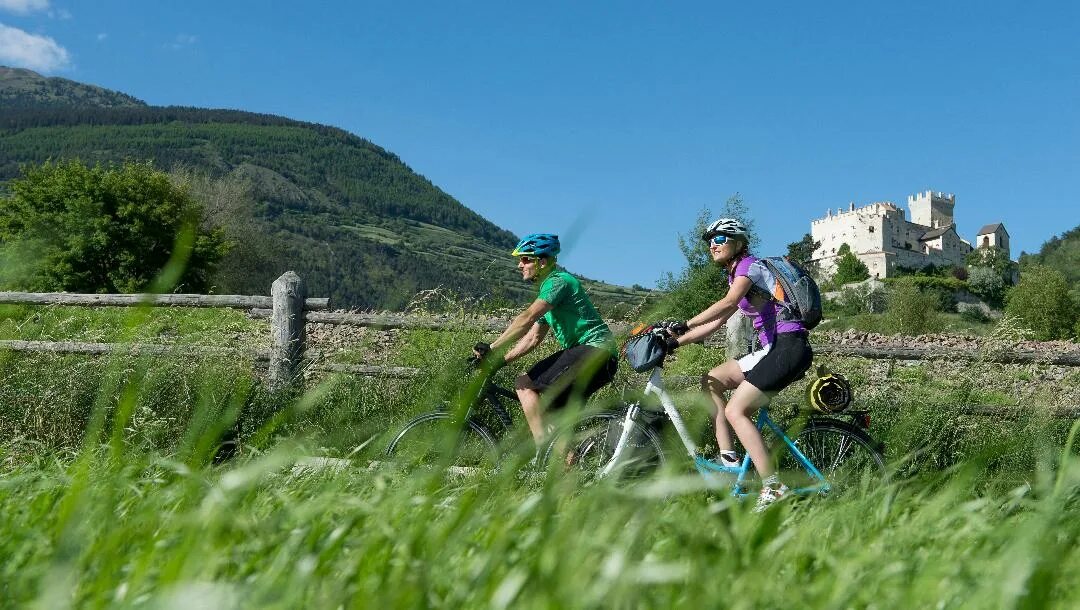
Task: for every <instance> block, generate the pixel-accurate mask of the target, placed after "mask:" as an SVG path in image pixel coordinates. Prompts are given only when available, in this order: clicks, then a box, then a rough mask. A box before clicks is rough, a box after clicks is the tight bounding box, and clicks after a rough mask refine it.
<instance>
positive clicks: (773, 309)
mask: <svg viewBox="0 0 1080 610" xmlns="http://www.w3.org/2000/svg"><path fill="white" fill-rule="evenodd" d="M757 260H758V259H757V257H754V256H745V257H743V259H742V260H740V261H739V263H738V264H737V265H735V272H734V273H731V274H728V286H730V285H731V283H732V282H734V281H735V278H737V277H748V278H750V281H751V282H753V283H754V286H756V287H757V288H759V289H760V291H761V292H764V293H765V294H772V293H773V287H774V286H775V285H776V277H774V276H773V274H772V272H771V271H769V269H768V267H766V266H765V265H754V263H755V262H757ZM755 292H757V291H754V290H751V291H750V292H748V293H746V296H744V297H743V298H742V299H741V300H740V301H739V309H740V310H741V311H742V312H743V313H744V314H746V316H747V317H748V318H750V319H751V320H752V321H753V323H754V330H756V331H758V337H759V338H760V339H761V346H762V347H765V346H766V345H771V344H772V343H773V341H774V340H775V338H776V335H778V334H783V333H797V332H806V327H805V326H803V323H802V322H800V321H798V320H777V319H776V318H777V311H778V310H779V309H780V306H779V305H778V304H777V303H776V301H775V300H773V299H771V298H768V297H765V296H764V295H760V294H755Z"/></svg>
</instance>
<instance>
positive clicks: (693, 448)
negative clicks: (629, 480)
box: [600, 367, 829, 496]
mask: <svg viewBox="0 0 1080 610" xmlns="http://www.w3.org/2000/svg"><path fill="white" fill-rule="evenodd" d="M660 372H661V369H660V367H657V368H654V369H653V371H652V374H651V375H650V376H649V381H648V383H646V384H645V394H646V395H650V394H651V395H654V396H656V397H657V398H659V399H660V404H662V405H663V407H664V412H665V413H666V414H667V416H668V419H670V420H671V423H672V425H673V426H674V427H675V431H676V432H677V433H678V434H679V439H680V440H681V441H682V444H683V446H684V447H685V448H686V452H687V454H689V456H690V459H691V460H693V462H694V467H695V468H697V471H698V472H699V473H701V475H702V476H703V477H705V478H706V480H711V475H714V474H717V473H723V474H729V475H734V476H735V483H734V485H733V486H732V490H731V493H732V494H733V495H737V496H741V495H745V494H746V493H747V490H746V488H745V486H744V482H745V481H746V477H747V474H749V472H750V468H751V461H750V455H749V454H747V455H746V456H745V457H743V461H742V464H740V465H739V466H724V465H723V464H719V463H717V462H714V461H712V460H709V459H706V458H704V457H702V456H701V455H700V454H699V453H698V447H697V445H696V444H695V443H694V441H693V439H692V438H691V436H690V433H689V432H688V431H687V429H686V424H685V422H683V419H682V415H680V414H679V411H678V409H676V408H675V401H674V399H672V397H671V395H670V394H668V393H667V390H666V389H665V388H664V382H663V379H662V378H661V375H660ZM639 412H640V407H637V406H631V407H630V408H629V409H627V411H626V417H625V419H624V420H623V425H622V433H621V434H620V435H619V441H618V443H617V444H616V445H615V450H614V451H613V452H612V456H611V459H610V460H609V461H608V463H607V464H605V465H604V467H603V468H602V469H601V471H600V476H601V477H604V476H607V475H609V474H610V473H611V472H613V471H614V470H616V469H617V468H618V467H619V465H620V458H621V457H622V455H623V453H624V450H625V448H626V446H627V443H628V440H629V438H630V434H631V431H632V430H633V428H634V426H636V425H639V424H638V421H637V416H638V413H639ZM766 426H768V427H769V429H770V430H772V431H773V433H774V434H775V435H776V436H777V438H779V439H780V440H782V441H783V442H784V445H786V447H787V450H788V451H790V452H791V455H792V457H794V458H795V460H796V461H797V462H798V463H799V465H801V466H802V467H803V468H804V469H805V470H806V472H807V473H808V474H809V475H810V477H811V478H812V479H814V480H816V481H818V483H817V484H815V485H810V486H807V487H800V488H796V489H793V490H792V491H793V492H795V493H799V494H810V493H827V492H828V491H829V483H828V481H826V480H825V477H824V476H823V475H822V474H821V472H820V471H818V469H817V467H816V466H814V465H813V464H812V463H811V462H810V460H808V459H807V458H806V456H805V455H803V453H802V452H801V451H799V448H798V447H797V446H796V445H795V443H794V442H792V440H791V439H790V438H788V435H787V434H786V433H785V432H784V430H783V428H781V427H780V426H779V425H777V423H776V422H774V421H773V420H772V418H771V417H769V412H768V409H767V408H766V407H762V408H761V410H760V411H759V412H758V417H757V429H758V432H761V431H762V430H764V429H765V427H766Z"/></svg>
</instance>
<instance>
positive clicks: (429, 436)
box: [386, 359, 518, 473]
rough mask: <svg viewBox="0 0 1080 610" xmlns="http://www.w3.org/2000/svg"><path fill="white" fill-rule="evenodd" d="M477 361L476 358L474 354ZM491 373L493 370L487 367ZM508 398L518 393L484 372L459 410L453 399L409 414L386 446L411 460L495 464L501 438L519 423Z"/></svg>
mask: <svg viewBox="0 0 1080 610" xmlns="http://www.w3.org/2000/svg"><path fill="white" fill-rule="evenodd" d="M469 362H470V364H471V365H472V366H474V367H476V366H477V365H478V363H477V362H476V360H475V359H470V360H469ZM484 373H488V371H484ZM504 400H510V401H512V402H513V403H518V398H517V394H516V393H514V392H513V391H511V390H508V389H506V388H503V387H501V386H498V385H496V384H495V383H494V381H492V379H491V375H490V374H487V375H485V379H484V381H483V384H482V385H481V387H480V389H479V392H478V393H477V395H476V398H475V399H474V400H473V401H472V402H471V403H470V404H469V405H468V406H467V408H466V409H464V412H463V413H457V412H455V410H454V409H453V408H452V407H453V406H454V405H453V404H452V403H450V402H446V403H443V404H441V405H439V406H438V407H437V408H436V409H435V410H434V411H431V412H428V413H422V414H420V415H417V416H416V417H414V418H412V419H410V420H409V421H408V422H406V423H405V425H404V426H403V427H402V428H401V430H400V431H398V433H397V434H395V435H394V438H393V439H392V440H391V441H390V444H389V445H387V447H386V455H387V457H391V458H394V459H395V460H398V461H403V462H405V463H407V464H411V465H439V466H446V467H447V468H448V469H449V470H450V471H452V472H459V473H461V472H466V470H464V469H478V468H493V467H495V466H497V465H498V463H499V461H500V460H501V458H502V455H501V454H500V451H499V444H500V442H499V441H500V440H501V439H502V438H503V437H504V436H505V435H506V434H507V432H509V431H510V430H511V429H512V428H513V427H514V419H513V418H512V417H511V415H510V410H508V409H507V408H506V407H505V406H503V401H504Z"/></svg>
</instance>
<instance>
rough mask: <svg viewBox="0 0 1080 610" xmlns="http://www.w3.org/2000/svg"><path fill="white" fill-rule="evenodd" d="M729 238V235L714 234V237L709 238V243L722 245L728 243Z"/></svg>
mask: <svg viewBox="0 0 1080 610" xmlns="http://www.w3.org/2000/svg"><path fill="white" fill-rule="evenodd" d="M727 240H728V236H727V235H713V236H712V239H710V240H709V243H710V244H712V245H714V246H722V245H724V244H726V243H727Z"/></svg>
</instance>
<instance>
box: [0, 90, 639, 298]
mask: <svg viewBox="0 0 1080 610" xmlns="http://www.w3.org/2000/svg"><path fill="white" fill-rule="evenodd" d="M0 70H2V71H0V180H8V179H10V178H13V177H15V176H17V175H18V172H19V166H20V165H21V164H25V163H41V162H44V161H46V160H48V159H54V160H59V159H68V158H79V159H82V160H83V161H85V162H90V163H94V162H109V161H121V160H125V159H132V160H145V159H149V160H152V161H154V163H155V164H156V165H157V166H158V167H159V168H162V169H165V170H169V171H173V172H174V173H176V174H178V175H182V176H188V177H189V178H192V180H193V182H192V184H193V185H194V187H196V188H193V191H196V192H198V193H201V194H202V195H203V197H202V198H203V199H204V200H206V201H207V202H208V205H209V207H210V208H211V216H212V217H213V218H215V219H216V221H217V222H219V223H220V224H221V225H222V226H225V227H226V229H227V230H228V231H229V232H230V233H231V234H232V235H233V237H234V239H235V240H236V241H237V243H238V248H237V249H236V251H235V252H234V253H233V254H232V255H231V258H230V259H229V260H228V261H226V264H225V265H223V270H222V274H221V277H220V278H219V285H218V292H222V293H225V292H238V293H251V294H262V293H266V292H267V290H268V288H269V285H270V283H271V282H272V281H273V279H274V278H276V277H277V276H278V275H280V274H281V273H282V272H283V271H285V270H287V269H293V270H295V271H297V272H298V273H299V274H300V275H301V276H302V277H304V278H305V279H307V280H308V282H309V292H310V293H311V294H314V295H320V296H322V295H329V296H330V297H331V299H332V302H333V303H334V304H335V306H337V307H358V308H386V309H398V308H401V307H403V306H405V305H406V304H407V303H409V302H410V301H411V300H412V299H413V298H414V297H415V296H416V295H417V293H418V292H420V291H424V290H429V289H434V288H439V287H442V288H444V289H448V290H451V291H453V293H455V294H456V295H457V296H458V297H471V298H484V299H488V300H490V299H491V297H494V298H495V300H496V302H505V303H509V302H513V303H521V302H523V301H524V300H526V299H528V298H529V295H530V293H531V289H530V287H529V286H527V285H524V284H523V283H522V282H521V280H520V276H517V274H516V270H515V269H514V266H513V261H512V260H511V259H510V258H509V257H508V256H507V254H508V252H509V250H510V249H511V248H512V247H513V245H514V243H515V242H516V237H515V236H514V235H513V234H511V233H510V232H508V231H506V230H503V229H501V228H499V227H497V226H495V225H494V224H492V223H491V222H489V221H488V220H486V219H484V218H483V217H482V216H480V215H479V214H477V213H475V212H473V211H472V210H469V209H468V208H466V207H465V206H464V205H462V204H461V203H460V202H458V201H457V200H455V199H454V198H453V197H451V196H450V195H448V194H447V193H445V192H443V191H442V190H440V189H439V188H438V187H436V186H435V185H434V184H432V183H431V182H430V181H429V180H427V179H426V178H424V177H423V176H420V175H418V174H417V173H415V172H414V171H412V170H411V169H410V168H409V167H408V166H407V165H405V163H403V162H402V161H401V159H399V158H398V157H397V156H396V155H394V154H393V153H391V152H389V151H386V150H385V149H383V148H381V147H379V146H377V145H375V144H373V143H371V142H369V141H367V140H365V139H363V138H360V137H358V136H355V135H353V134H350V133H348V132H346V131H344V130H341V129H337V128H334V127H327V126H325V125H317V124H313V123H305V122H301V121H294V120H291V119H287V118H284V117H279V116H273V115H264V114H255V113H250V112H242V111H236V110H209V109H200V108H183V107H154V106H146V105H145V104H142V103H141V102H139V101H138V100H136V99H134V98H132V97H129V96H126V95H124V94H121V93H116V92H112V91H107V90H104V89H100V88H98V87H93V86H89V85H83V84H80V83H75V82H73V81H69V80H64V79H55V78H44V77H41V76H39V75H36V74H34V73H33V72H29V71H27V70H12V69H9V68H0ZM587 286H588V289H589V290H590V291H591V292H592V293H593V294H594V296H595V298H596V299H597V300H598V301H599V304H600V306H601V308H602V309H604V308H606V309H608V310H609V311H610V306H611V305H613V304H615V303H617V302H636V301H638V300H640V297H641V296H642V295H643V294H645V293H643V292H642V291H640V290H631V289H625V288H621V287H618V286H611V285H607V284H603V283H599V282H588V283H587ZM605 305H606V306H607V307H605Z"/></svg>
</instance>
